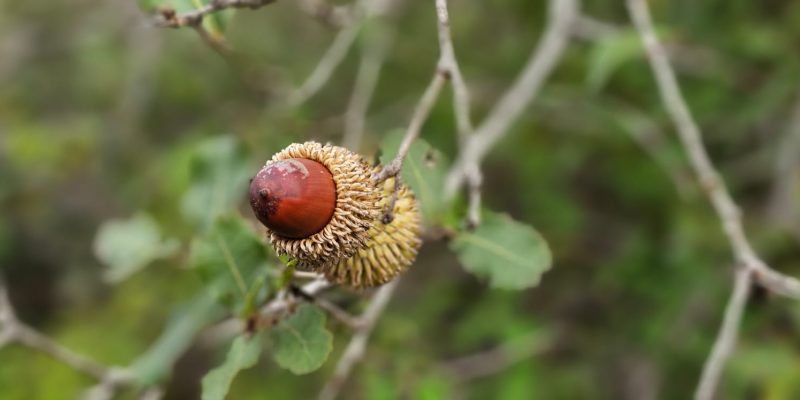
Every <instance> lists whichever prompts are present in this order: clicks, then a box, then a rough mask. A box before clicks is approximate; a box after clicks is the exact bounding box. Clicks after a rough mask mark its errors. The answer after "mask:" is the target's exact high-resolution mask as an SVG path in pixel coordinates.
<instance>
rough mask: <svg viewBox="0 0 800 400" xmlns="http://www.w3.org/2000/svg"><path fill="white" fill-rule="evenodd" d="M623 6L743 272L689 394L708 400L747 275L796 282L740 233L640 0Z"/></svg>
mask: <svg viewBox="0 0 800 400" xmlns="http://www.w3.org/2000/svg"><path fill="white" fill-rule="evenodd" d="M627 6H628V11H629V14H630V16H631V20H632V21H633V24H634V25H635V26H636V29H637V31H638V32H639V35H640V37H641V39H642V42H643V44H644V47H645V51H646V54H647V59H648V61H649V63H650V67H651V68H652V70H653V75H654V76H655V79H656V84H657V86H658V91H659V94H660V95H661V100H662V102H663V103H664V107H665V108H666V110H667V112H668V114H669V116H670V118H671V119H672V122H673V124H674V125H675V129H676V131H677V133H678V136H679V138H680V140H681V143H682V145H683V147H684V150H685V151H686V153H687V155H688V158H689V162H690V164H691V166H692V169H693V170H694V172H695V175H696V176H697V180H698V181H699V183H700V186H701V187H702V188H703V190H704V191H705V193H706V196H707V197H708V199H709V201H710V202H711V205H712V206H713V208H714V211H715V212H716V214H717V217H718V218H719V220H720V223H721V225H722V231H723V232H724V234H725V236H726V238H727V239H728V242H729V244H730V246H731V250H732V251H733V254H734V257H735V258H736V261H737V262H738V263H739V265H740V268H741V269H742V270H743V271H744V272H741V273H740V274H739V276H740V277H738V278H737V281H736V282H737V284H736V286H735V288H734V294H733V296H731V301H730V302H729V303H728V307H727V310H726V313H725V314H726V317H725V320H724V323H723V327H722V329H721V331H720V335H719V337H718V338H717V343H715V345H714V349H713V351H712V354H711V356H710V359H709V361H708V362H707V363H706V365H705V368H704V371H703V375H702V377H701V380H700V383H699V385H698V389H697V392H696V393H695V398H697V399H700V400H704V399H710V398H712V397H713V395H714V392H715V390H716V387H717V384H718V381H719V376H720V375H721V373H722V369H723V367H724V364H725V362H726V361H727V360H728V358H729V357H730V353H731V352H732V351H733V345H734V342H735V338H736V332H737V330H738V325H739V320H740V319H741V314H742V310H743V308H744V305H745V304H746V302H745V301H744V299H746V297H747V290H748V289H747V288H742V287H743V286H749V281H750V279H751V278H750V277H751V275H752V276H753V277H754V278H755V280H757V281H758V282H759V283H760V284H761V285H762V286H764V287H766V288H767V289H769V290H770V291H772V292H774V293H777V294H781V295H784V296H787V297H791V298H795V299H800V281H798V280H797V279H795V278H793V277H789V276H785V275H783V274H781V273H779V272H777V271H775V270H773V269H771V268H770V267H769V266H768V265H767V264H766V263H765V262H764V261H762V260H761V258H759V256H758V255H757V254H756V252H755V250H754V249H753V247H752V245H751V244H750V242H749V240H748V239H747V236H746V234H745V231H744V227H743V224H742V216H741V212H740V211H739V207H738V206H737V205H736V203H735V202H734V201H733V198H732V197H731V195H730V193H729V192H728V189H727V187H726V186H725V183H724V182H723V181H722V179H721V178H720V175H719V173H718V172H717V170H716V168H715V167H714V165H713V163H712V162H711V159H710V157H709V156H708V152H707V151H706V148H705V145H704V144H703V141H702V135H701V132H700V128H699V127H698V125H697V123H696V122H695V120H694V118H693V117H692V114H691V111H690V110H689V107H688V105H687V103H686V100H685V99H684V97H683V95H682V93H681V90H680V87H679V85H678V81H677V79H676V77H675V72H674V71H673V69H672V66H671V65H670V63H669V58H668V57H667V53H666V51H665V49H664V47H663V45H662V44H661V43H660V41H659V40H658V37H657V36H656V34H655V29H654V28H653V22H652V19H651V17H650V11H649V10H648V7H647V3H646V1H645V0H627ZM745 284H747V285H745Z"/></svg>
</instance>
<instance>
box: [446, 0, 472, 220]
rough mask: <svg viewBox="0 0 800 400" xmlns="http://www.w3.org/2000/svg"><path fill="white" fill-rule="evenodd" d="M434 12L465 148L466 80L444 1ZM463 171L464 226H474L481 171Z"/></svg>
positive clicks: (469, 131)
mask: <svg viewBox="0 0 800 400" xmlns="http://www.w3.org/2000/svg"><path fill="white" fill-rule="evenodd" d="M436 15H437V17H438V21H439V24H438V28H439V29H438V30H439V49H440V52H441V56H440V59H439V68H440V69H441V70H444V71H447V73H448V74H449V76H450V78H451V83H452V85H453V111H454V113H455V115H456V126H457V127H458V143H459V146H460V147H461V148H462V150H463V148H464V146H466V143H467V140H468V139H469V138H470V137H471V135H472V134H473V129H474V128H473V126H472V118H471V117H470V110H471V108H470V96H469V89H467V83H466V82H465V81H464V76H463V75H462V74H461V68H460V67H459V64H458V60H457V59H456V54H455V50H454V49H453V38H452V34H451V32H450V15H449V13H448V10H447V0H436ZM465 174H466V176H467V182H468V184H469V198H468V206H467V227H468V228H474V227H476V226H478V224H480V216H481V213H480V209H481V185H482V183H483V174H482V173H481V170H480V167H478V165H477V163H472V164H470V165H468V166H465Z"/></svg>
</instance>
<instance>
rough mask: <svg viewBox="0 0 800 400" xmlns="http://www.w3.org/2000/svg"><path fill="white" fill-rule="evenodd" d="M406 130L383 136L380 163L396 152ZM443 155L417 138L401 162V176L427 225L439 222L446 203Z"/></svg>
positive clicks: (389, 158)
mask: <svg viewBox="0 0 800 400" xmlns="http://www.w3.org/2000/svg"><path fill="white" fill-rule="evenodd" d="M404 135H405V132H403V131H401V130H396V131H393V132H391V133H390V134H389V135H388V136H387V137H386V138H384V140H383V143H382V145H381V157H380V161H381V164H383V165H386V164H387V163H389V162H391V161H392V159H394V157H395V155H397V149H398V148H400V142H402V140H403V136H404ZM446 165H447V162H446V160H445V159H444V155H443V154H442V153H441V152H439V151H438V150H436V149H435V148H433V147H432V146H431V145H429V144H428V143H427V142H425V141H424V140H422V139H417V140H416V141H415V142H414V144H413V145H411V149H410V150H409V152H408V156H407V157H406V159H405V161H404V162H403V170H402V173H401V178H402V179H403V182H405V183H406V184H407V185H408V186H410V187H411V189H413V190H414V195H415V196H416V197H417V200H419V203H420V209H421V210H422V216H423V218H424V220H425V222H426V224H427V225H429V226H430V225H433V224H435V223H437V222H440V220H441V218H442V217H443V214H444V213H443V210H444V208H445V206H446V204H445V202H444V199H443V197H442V188H443V187H444V179H445V173H446V171H445V167H446Z"/></svg>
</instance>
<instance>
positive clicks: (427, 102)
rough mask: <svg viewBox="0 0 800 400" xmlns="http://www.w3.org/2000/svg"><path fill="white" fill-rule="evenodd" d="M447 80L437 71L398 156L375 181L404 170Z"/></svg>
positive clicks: (416, 110) (401, 143)
mask: <svg viewBox="0 0 800 400" xmlns="http://www.w3.org/2000/svg"><path fill="white" fill-rule="evenodd" d="M446 80H447V77H446V75H445V74H443V73H441V71H437V72H436V73H435V74H434V75H433V79H431V82H430V83H429V84H428V87H427V88H426V89H425V93H423V95H422V98H421V99H420V101H419V103H417V107H416V109H414V115H413V116H412V117H411V122H409V124H408V128H407V129H406V134H405V136H403V141H402V142H400V148H399V149H398V150H397V155H396V156H395V157H394V159H392V161H391V162H390V163H389V164H387V165H386V166H385V167H384V168H383V169H382V170H381V171H380V172H379V173H377V174H376V175H375V177H374V180H375V181H376V182H383V181H385V180H386V179H389V178H391V177H393V176H397V174H399V173H400V171H401V170H402V169H403V161H405V159H406V156H407V155H408V152H409V150H411V145H412V144H413V143H414V140H416V139H417V137H419V133H420V131H421V130H422V125H423V124H425V121H426V120H427V119H428V115H429V114H430V113H431V109H432V108H433V105H434V104H436V99H438V98H439V93H440V92H441V91H442V87H444V83H445V81H446Z"/></svg>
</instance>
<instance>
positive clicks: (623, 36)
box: [586, 29, 644, 91]
mask: <svg viewBox="0 0 800 400" xmlns="http://www.w3.org/2000/svg"><path fill="white" fill-rule="evenodd" d="M643 54H644V48H643V47H642V44H641V39H640V38H639V35H638V34H637V33H636V31H635V30H633V29H626V30H624V31H621V32H620V33H616V34H612V35H608V36H607V37H605V38H603V39H600V40H598V41H597V42H596V44H595V46H594V47H593V48H592V52H591V55H590V56H589V75H588V76H587V78H586V80H587V83H588V85H589V88H590V89H592V90H593V91H599V90H600V89H602V88H603V86H605V84H606V83H607V82H608V80H609V78H610V77H611V75H612V74H614V71H616V70H617V69H618V68H619V67H620V66H621V65H622V64H624V63H626V62H628V61H631V60H634V59H636V58H638V57H641V56H642V55H643Z"/></svg>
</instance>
